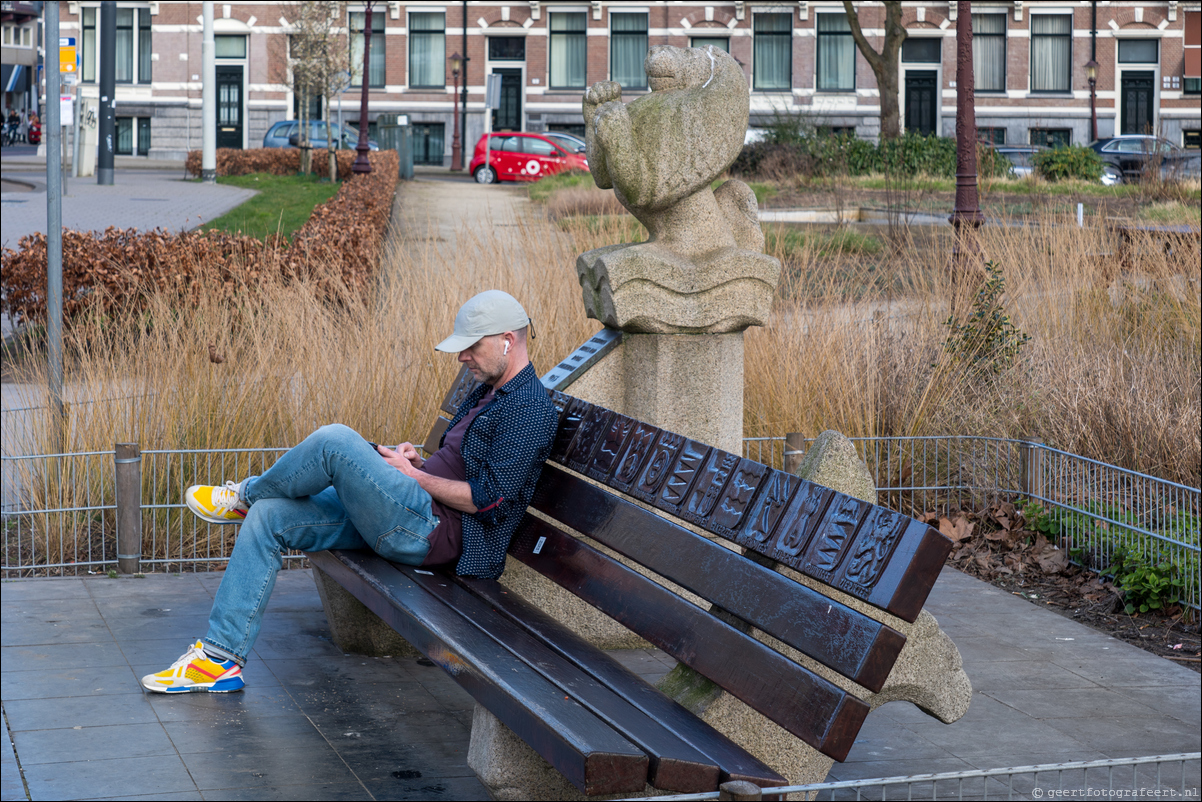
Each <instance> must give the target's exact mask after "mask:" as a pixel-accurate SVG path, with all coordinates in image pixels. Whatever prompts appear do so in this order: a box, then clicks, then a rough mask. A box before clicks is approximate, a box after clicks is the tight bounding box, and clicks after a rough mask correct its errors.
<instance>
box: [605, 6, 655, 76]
mask: <svg viewBox="0 0 1202 802" xmlns="http://www.w3.org/2000/svg"><path fill="white" fill-rule="evenodd" d="M646 58H647V15H646V14H618V13H614V12H610V15H609V78H610V80H611V81H617V82H618V83H619V84H621V85H622V88H623V89H646V88H647V73H646V72H644V71H643V61H644V59H646Z"/></svg>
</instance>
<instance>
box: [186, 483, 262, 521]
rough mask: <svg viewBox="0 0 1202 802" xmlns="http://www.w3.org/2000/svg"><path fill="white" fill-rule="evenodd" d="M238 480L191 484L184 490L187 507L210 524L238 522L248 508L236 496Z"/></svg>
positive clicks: (241, 519) (244, 517) (242, 518)
mask: <svg viewBox="0 0 1202 802" xmlns="http://www.w3.org/2000/svg"><path fill="white" fill-rule="evenodd" d="M239 484H241V483H240V482H226V483H225V484H224V485H221V486H218V485H192V486H191V487H189V488H188V489H187V490H186V491H185V492H184V501H186V502H188V509H190V510H192V512H194V513H196V515H197V517H198V518H203V519H204V520H206V521H208V522H209V523H211V524H240V523H242V522H243V521H244V520H246V512H247V510H249V509H250V508H249V507H247V506H246V504H244V503H243V502H242V499H240V498H238V486H239Z"/></svg>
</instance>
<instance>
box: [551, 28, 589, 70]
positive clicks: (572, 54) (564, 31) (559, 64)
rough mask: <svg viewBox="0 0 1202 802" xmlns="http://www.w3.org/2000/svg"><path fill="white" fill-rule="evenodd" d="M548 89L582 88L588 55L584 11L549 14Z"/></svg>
mask: <svg viewBox="0 0 1202 802" xmlns="http://www.w3.org/2000/svg"><path fill="white" fill-rule="evenodd" d="M549 44H550V49H551V52H550V61H551V76H550V78H551V81H550V82H551V88H552V89H584V80H585V69H586V67H587V63H588V62H587V55H588V16H587V14H584V13H576V12H573V13H556V14H552V15H551V41H550V43H549Z"/></svg>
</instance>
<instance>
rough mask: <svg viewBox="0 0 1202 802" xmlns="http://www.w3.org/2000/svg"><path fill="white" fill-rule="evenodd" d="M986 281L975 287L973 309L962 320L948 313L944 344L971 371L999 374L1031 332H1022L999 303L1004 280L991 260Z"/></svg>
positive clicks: (1004, 288)
mask: <svg viewBox="0 0 1202 802" xmlns="http://www.w3.org/2000/svg"><path fill="white" fill-rule="evenodd" d="M985 273H986V278H985V282H984V283H983V284H982V285H981V287H980V289H979V290H977V297H976V298H975V299H973V303H972V311H971V312H970V313H969V314H968V318H967V319H966V320H965V321H964V322H963V323H957V322H956V319H955V317H949V318H948V319H947V322H946V323H945V324H944V325H945V326H947V327H948V329H949V331H948V335H947V341H946V342H945V343H944V345H943V347H944V349H946V350H947V352H948V353H949V354H952V355H953V356H954V357H955V358H957V359H960V360H964V361H967V362H968V363H969V365H971V367H972V368H973V369H974V371H983V372H985V373H992V374H998V373H1001V372H1002V371H1004V370H1005V369H1006V368H1008V367H1010V365H1012V364H1013V363H1014V360H1015V358H1016V357H1017V356H1018V353H1019V351H1021V350H1022V347H1023V346H1024V345H1026V344H1027V343H1028V342H1029V341H1030V339H1031V336H1030V335H1029V334H1027V333H1026V332H1024V331H1023V330H1022V329H1020V328H1018V326H1016V325H1014V321H1013V320H1011V319H1010V315H1008V314H1007V313H1006V309H1005V307H1003V306H1002V296H1003V295H1004V294H1005V293H1006V280H1005V278H1004V277H1003V276H1002V269H1001V268H1000V267H998V266H997V265H996V264H994V263H993V262H988V263H987V264H986V265H985Z"/></svg>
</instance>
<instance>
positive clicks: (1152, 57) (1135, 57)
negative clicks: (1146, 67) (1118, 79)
mask: <svg viewBox="0 0 1202 802" xmlns="http://www.w3.org/2000/svg"><path fill="white" fill-rule="evenodd" d="M1159 45H1160V43H1159V42H1158V41H1156V40H1155V39H1119V64H1155V63H1156V62H1158V61H1160V52H1159V51H1160V47H1159Z"/></svg>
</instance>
